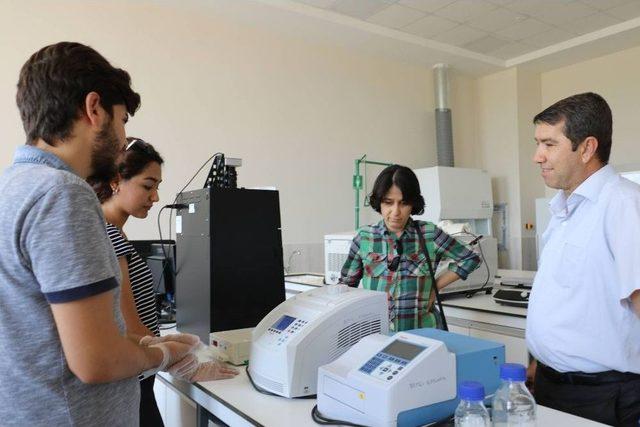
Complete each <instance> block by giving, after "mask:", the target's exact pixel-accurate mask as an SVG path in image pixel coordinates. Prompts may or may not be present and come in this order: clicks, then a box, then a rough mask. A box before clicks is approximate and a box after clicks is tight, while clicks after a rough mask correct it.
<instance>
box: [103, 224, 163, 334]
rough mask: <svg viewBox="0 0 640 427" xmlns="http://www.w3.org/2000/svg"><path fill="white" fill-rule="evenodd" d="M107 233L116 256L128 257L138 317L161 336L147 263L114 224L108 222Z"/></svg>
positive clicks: (151, 279) (151, 277)
mask: <svg viewBox="0 0 640 427" xmlns="http://www.w3.org/2000/svg"><path fill="white" fill-rule="evenodd" d="M107 234H108V235H109V239H110V240H111V244H112V245H113V249H114V250H115V252H116V257H118V258H120V257H122V256H124V257H126V259H127V266H128V267H129V281H130V283H131V291H132V292H133V300H134V301H135V304H136V310H137V312H138V317H139V318H140V321H141V322H142V324H143V325H145V326H146V327H147V328H149V330H151V332H153V334H154V335H156V336H160V329H159V328H158V313H157V312H156V295H155V290H154V287H153V285H154V283H153V276H152V275H151V270H149V266H148V265H147V263H146V262H145V261H144V260H143V259H142V258H141V257H140V255H139V254H138V252H137V251H136V250H135V248H134V247H133V245H132V244H131V243H130V242H129V241H128V240H127V239H126V238H125V237H124V235H123V234H122V232H121V231H120V230H119V229H118V227H116V226H115V225H113V224H109V223H107Z"/></svg>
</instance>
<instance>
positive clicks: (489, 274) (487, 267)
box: [465, 241, 491, 298]
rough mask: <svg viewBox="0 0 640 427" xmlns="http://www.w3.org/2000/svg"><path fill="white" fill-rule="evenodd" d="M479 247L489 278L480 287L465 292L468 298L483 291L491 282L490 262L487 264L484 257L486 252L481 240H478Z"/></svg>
mask: <svg viewBox="0 0 640 427" xmlns="http://www.w3.org/2000/svg"><path fill="white" fill-rule="evenodd" d="M478 249H479V250H480V258H481V259H482V262H483V263H484V266H485V268H486V269H487V279H486V280H485V281H484V283H483V285H482V286H480V287H479V288H478V289H473V290H471V291H468V292H467V293H466V294H465V296H466V297H467V298H471V297H472V296H474V295H475V294H476V293H478V292H480V291H482V290H483V289H484V288H485V287H486V286H487V284H488V283H489V279H490V278H491V271H490V270H489V264H487V260H486V259H485V257H484V252H483V251H482V245H481V244H480V241H478Z"/></svg>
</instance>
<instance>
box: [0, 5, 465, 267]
mask: <svg viewBox="0 0 640 427" xmlns="http://www.w3.org/2000/svg"><path fill="white" fill-rule="evenodd" d="M172 5H174V6H171V5H169V4H167V3H165V2H151V1H135V2H134V1H100V2H98V1H86V0H83V1H71V0H61V1H56V2H48V1H35V0H24V1H17V0H5V1H3V3H2V13H1V14H0V57H1V58H2V67H0V139H1V140H2V141H3V144H2V146H0V164H2V165H3V166H6V165H8V164H10V162H11V158H12V156H13V151H14V149H15V147H16V146H17V145H19V144H21V143H23V142H24V136H23V132H22V127H21V123H20V120H19V116H18V113H17V108H16V107H15V101H14V99H15V83H16V81H17V76H18V72H19V69H20V67H21V65H22V64H23V63H24V62H25V60H26V59H27V58H28V56H29V55H30V54H31V53H33V52H34V51H35V50H37V49H39V48H40V47H42V46H44V45H46V44H49V43H53V42H57V41H60V40H74V41H80V42H83V43H87V44H89V45H91V46H93V47H94V48H96V49H97V50H98V51H99V52H101V53H102V54H103V55H105V57H107V59H109V60H110V61H111V62H112V63H113V64H115V65H118V66H121V67H123V68H125V69H126V70H128V71H129V72H130V74H131V76H132V78H133V84H134V87H135V89H136V90H137V91H139V92H140V94H141V95H142V108H141V110H140V111H139V112H138V113H137V114H136V116H135V117H134V118H132V120H131V121H130V122H129V123H130V124H129V125H128V129H127V131H128V133H129V134H130V135H134V136H139V137H142V138H144V139H146V140H148V141H149V142H152V143H153V144H154V145H155V146H156V147H157V148H158V149H159V151H160V152H161V154H162V155H163V156H164V158H165V160H166V165H165V168H164V178H165V179H164V182H163V184H162V185H161V193H160V195H161V198H162V201H163V202H164V203H169V200H170V199H172V198H173V196H174V194H175V192H176V191H178V189H179V188H180V187H181V186H182V185H183V184H184V183H186V181H187V179H188V178H189V177H190V176H191V175H192V174H193V173H194V172H195V170H196V169H197V168H198V167H199V166H200V164H201V162H203V161H204V160H205V159H206V158H207V157H209V156H210V155H211V154H213V153H214V152H216V151H222V152H224V153H225V154H226V155H228V156H232V157H241V158H242V159H243V161H244V164H243V166H242V168H240V169H239V171H238V172H239V174H238V175H239V179H238V181H239V184H240V185H241V186H264V185H274V186H276V187H278V189H279V190H280V197H281V211H282V223H283V240H284V242H285V243H289V244H298V243H300V244H308V243H313V244H320V243H321V241H322V236H323V234H325V233H327V232H335V231H339V230H347V229H350V228H353V204H354V202H353V191H352V188H351V177H352V174H353V161H354V159H355V158H358V157H360V156H362V155H363V154H365V153H366V154H368V157H369V158H370V159H373V160H381V161H389V162H398V163H403V164H407V165H409V166H411V167H425V166H432V165H433V164H434V163H435V157H436V156H435V144H434V142H433V141H434V138H435V137H434V125H433V94H432V86H433V84H432V75H431V70H430V69H425V68H424V67H418V66H412V65H407V64H403V63H399V62H393V61H391V60H385V59H380V58H373V57H369V56H366V55H363V54H358V53H356V52H353V51H347V50H343V49H341V48H339V47H332V46H329V45H318V44H311V43H310V42H308V41H303V40H297V39H294V38H291V37H285V36H283V35H279V34H277V33H275V32H273V31H267V30H262V29H260V28H255V27H250V26H247V24H245V23H238V22H235V21H233V20H232V19H231V18H229V17H227V16H222V15H220V14H217V13H216V8H215V5H210V6H209V7H207V8H200V7H198V6H197V3H195V4H191V5H190V7H180V3H179V2H172ZM461 80H462V81H463V82H464V81H465V79H464V77H461ZM459 120H462V118H459ZM463 125H464V124H463V123H457V124H456V126H457V127H456V129H461V127H462V126H463ZM461 133H463V132H462V131H461ZM203 180H204V175H203V176H201V177H200V178H198V179H197V180H196V184H197V185H195V187H200V186H201V183H202V181H203ZM195 187H194V188H195ZM157 211H158V210H157V208H156V209H154V210H152V211H151V213H150V218H148V219H147V220H145V221H140V220H133V219H132V220H131V221H130V223H129V224H128V225H127V227H126V231H127V232H128V234H129V236H130V237H131V238H134V239H135V238H155V237H157V230H156V225H155V223H156V221H155V219H156V214H157ZM164 223H166V220H163V224H164ZM165 233H166V231H165ZM290 249H291V248H290ZM286 256H287V254H286V253H285V257H286Z"/></svg>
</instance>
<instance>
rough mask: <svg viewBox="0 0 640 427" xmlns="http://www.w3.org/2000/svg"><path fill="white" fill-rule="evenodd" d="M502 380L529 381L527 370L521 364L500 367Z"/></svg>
mask: <svg viewBox="0 0 640 427" xmlns="http://www.w3.org/2000/svg"><path fill="white" fill-rule="evenodd" d="M500 379H501V380H511V381H525V380H526V379H527V368H525V367H524V366H522V365H521V364H519V363H504V364H503V365H502V366H500Z"/></svg>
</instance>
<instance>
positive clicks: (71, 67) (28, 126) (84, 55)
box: [16, 42, 140, 145]
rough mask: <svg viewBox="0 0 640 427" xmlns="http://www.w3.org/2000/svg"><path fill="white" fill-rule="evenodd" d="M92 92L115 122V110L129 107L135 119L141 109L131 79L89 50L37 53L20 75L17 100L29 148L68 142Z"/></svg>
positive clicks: (59, 46) (69, 47)
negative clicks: (98, 97)
mask: <svg viewBox="0 0 640 427" xmlns="http://www.w3.org/2000/svg"><path fill="white" fill-rule="evenodd" d="M90 92H96V93H97V94H98V95H100V105H101V106H102V108H104V109H105V110H106V111H107V113H108V114H109V115H110V116H111V117H113V106H114V105H124V106H125V107H126V109H127V112H128V113H129V114H130V115H132V116H133V115H134V113H135V112H136V110H137V109H138V107H139V106H140V95H138V94H137V93H136V92H134V91H133V90H132V89H131V78H130V77H129V74H128V73H127V72H126V71H124V70H122V69H120V68H115V67H113V66H112V65H111V64H109V62H108V61H107V60H106V59H105V58H104V57H103V56H102V55H100V54H99V53H98V52H96V51H95V50H93V49H92V48H90V47H89V46H85V45H83V44H80V43H72V42H60V43H56V44H53V45H50V46H46V47H44V48H42V49H40V50H39V51H37V52H36V53H34V54H33V55H32V56H31V57H30V58H29V59H28V60H27V62H26V63H25V64H24V65H23V66H22V69H21V70H20V77H19V79H18V92H17V94H16V103H17V104H18V109H19V110H20V117H21V118H22V125H23V127H24V131H25V133H26V134H27V141H26V143H27V144H30V145H32V144H35V142H36V141H37V140H38V139H39V138H41V139H42V140H43V141H44V142H46V143H47V144H50V145H51V144H53V141H54V140H57V139H65V138H67V137H68V136H69V135H70V134H71V130H72V127H73V123H74V121H75V120H77V119H78V117H79V113H80V111H81V109H82V107H83V105H84V102H85V98H86V96H87V95H88V94H89V93H90Z"/></svg>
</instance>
